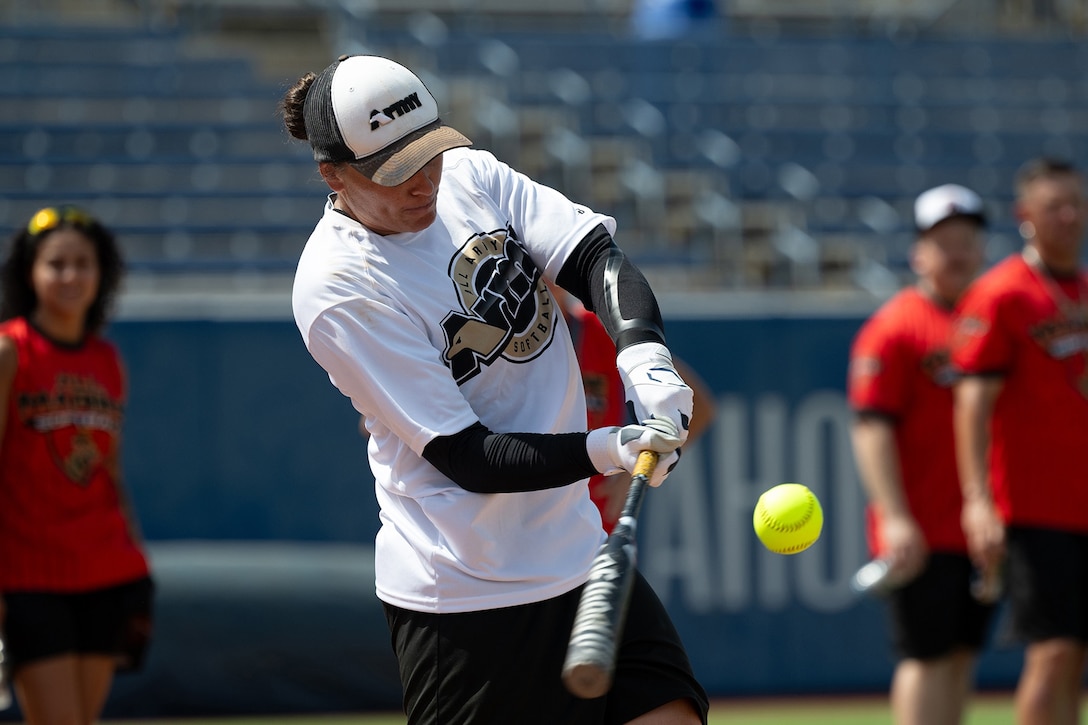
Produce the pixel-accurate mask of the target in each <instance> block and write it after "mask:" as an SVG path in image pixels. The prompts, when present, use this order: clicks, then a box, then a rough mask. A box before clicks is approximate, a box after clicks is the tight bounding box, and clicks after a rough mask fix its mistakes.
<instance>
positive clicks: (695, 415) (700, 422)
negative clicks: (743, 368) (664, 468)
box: [672, 357, 718, 443]
mask: <svg viewBox="0 0 1088 725" xmlns="http://www.w3.org/2000/svg"><path fill="white" fill-rule="evenodd" d="M672 364H673V365H674V366H675V367H676V372H678V373H680V377H681V379H683V381H684V382H685V383H687V384H688V387H689V388H691V391H692V393H694V397H695V404H694V407H693V408H692V411H691V423H689V424H688V443H691V442H692V441H693V440H695V439H696V438H698V437H699V436H701V435H702V434H703V432H704V431H706V429H707V427H709V426H710V424H711V423H713V422H714V418H716V417H717V415H718V406H717V404H716V403H715V401H714V393H713V392H712V391H711V390H710V386H709V385H707V382H706V381H705V380H703V378H702V377H700V375H699V373H697V372H695V370H694V369H693V368H692V367H691V366H690V365H688V364H687V363H685V362H684V361H683V360H681V359H680V358H677V357H674V358H673V360H672Z"/></svg>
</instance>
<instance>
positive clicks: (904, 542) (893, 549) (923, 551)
mask: <svg viewBox="0 0 1088 725" xmlns="http://www.w3.org/2000/svg"><path fill="white" fill-rule="evenodd" d="M881 534H882V542H881V543H882V545H883V553H882V558H884V559H886V560H887V562H888V566H889V570H888V577H889V578H890V579H891V580H894V581H895V582H896V583H897V584H899V585H902V584H906V583H907V582H909V581H911V580H912V579H914V578H915V577H916V576H918V575H919V574H921V573H922V569H924V568H925V565H926V558H927V557H928V555H929V547H928V546H926V539H925V536H923V535H922V530H921V529H920V528H919V527H918V523H917V522H916V521H915V520H914V519H913V518H912V517H911V516H909V515H903V516H886V517H884V520H883V522H882V526H881Z"/></svg>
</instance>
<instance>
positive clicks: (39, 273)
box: [30, 227, 101, 320]
mask: <svg viewBox="0 0 1088 725" xmlns="http://www.w3.org/2000/svg"><path fill="white" fill-rule="evenodd" d="M100 278H101V270H100V268H99V265H98V254H97V252H96V250H95V247H94V242H92V241H91V240H90V239H88V238H87V236H86V235H85V234H83V233H82V232H80V231H79V230H77V229H72V228H67V227H65V228H60V229H57V230H56V231H53V232H50V233H49V236H47V237H46V238H45V239H44V240H42V242H41V243H40V244H39V246H38V253H37V255H36V256H35V257H34V264H33V265H31V267H30V284H31V287H33V289H34V293H35V295H37V297H38V312H39V314H43V315H46V316H48V317H50V318H55V319H66V320H76V319H79V320H82V319H83V318H84V317H86V314H87V310H89V309H90V307H91V305H92V304H94V300H95V297H96V296H97V294H98V285H99V281H100Z"/></svg>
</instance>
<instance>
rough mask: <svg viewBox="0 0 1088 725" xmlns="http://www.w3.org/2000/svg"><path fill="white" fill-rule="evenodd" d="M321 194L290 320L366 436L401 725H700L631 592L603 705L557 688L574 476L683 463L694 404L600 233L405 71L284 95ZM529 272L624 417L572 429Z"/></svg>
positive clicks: (580, 527) (564, 381)
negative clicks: (653, 462)
mask: <svg viewBox="0 0 1088 725" xmlns="http://www.w3.org/2000/svg"><path fill="white" fill-rule="evenodd" d="M283 113H284V121H285V124H286V126H287V128H288V130H289V131H290V132H291V133H292V135H294V136H295V137H296V138H300V139H305V140H308V141H309V143H310V145H311V146H312V148H313V152H314V158H315V159H316V161H317V162H318V168H319V170H320V173H321V175H322V177H323V178H324V180H325V182H326V183H327V184H328V186H329V188H330V189H331V190H332V194H331V195H330V196H329V198H328V202H327V204H326V205H325V210H324V214H323V215H322V217H321V219H320V220H319V221H318V223H317V226H316V227H315V229H314V231H313V234H312V235H311V237H310V239H309V241H308V242H307V245H306V248H305V250H304V251H303V253H302V256H301V258H300V260H299V264H298V269H297V272H296V275H295V283H294V291H293V305H294V314H295V321H296V323H297V324H298V328H299V331H300V332H301V334H302V338H303V340H304V341H305V344H306V347H307V349H308V350H309V351H310V353H311V354H312V355H313V357H314V359H315V360H317V362H318V363H320V364H321V366H322V367H323V368H324V369H325V371H326V372H327V373H328V375H329V378H330V380H331V381H332V383H333V384H334V385H335V386H336V387H337V388H339V390H340V391H341V392H342V393H344V395H346V396H347V397H348V398H350V399H351V401H352V404H353V405H354V406H355V408H356V409H357V410H358V411H359V412H360V413H361V414H362V416H363V418H364V420H365V426H366V429H367V431H368V432H369V434H370V439H369V443H368V454H369V459H370V465H371V469H372V470H373V472H374V476H375V481H376V485H375V492H376V496H377V499H378V503H379V505H380V509H381V513H380V517H381V524H382V525H381V529H380V531H379V533H378V536H377V543H376V555H377V561H376V572H377V577H376V588H377V594H378V597H379V598H380V599H381V601H382V602H383V603H384V605H385V609H386V613H387V617H388V621H389V626H390V631H391V633H392V641H393V647H394V650H395V652H396V655H397V658H398V661H399V665H400V674H401V681H402V685H403V689H404V707H405V711H406V713H407V715H408V720H409V722H410V723H413V724H416V723H497V722H518V723H541V724H544V723H548V724H549V725H550V724H553V723H559V722H562V723H624V722H629V721H631V720H634V719H635V718H638V717H641V716H645V717H646V719H645V720H640V722H659V723H663V722H671V723H697V722H705V719H706V711H707V702H706V695H705V693H704V692H703V689H702V688H701V687H700V686H699V684H698V683H697V682H696V680H695V678H694V677H693V675H692V671H691V667H690V665H689V662H688V658H687V655H686V654H685V651H684V648H683V646H682V644H681V643H680V641H679V638H678V636H677V633H676V631H675V629H674V628H673V626H672V624H671V622H670V620H669V617H668V615H667V614H666V612H665V610H664V609H663V607H662V606H661V604H660V602H659V601H658V600H657V598H656V596H655V595H654V593H653V592H652V590H651V589H650V588H649V587H648V586H647V585H646V583H645V581H643V580H640V581H639V582H638V583H637V584H636V589H635V592H634V595H633V599H632V602H631V605H630V610H629V612H630V614H629V618H628V620H627V626H626V628H625V637H624V641H623V642H622V643H621V645H620V651H619V662H618V665H617V675H616V682H615V686H614V687H613V689H612V691H611V692H610V694H609V695H607V696H605V697H601V698H597V699H594V700H578V699H576V698H574V697H572V696H570V695H568V694H567V693H566V691H565V690H564V688H563V687H562V683H561V679H560V672H561V669H562V661H563V656H564V653H565V648H566V639H567V634H568V633H569V631H570V627H571V624H572V620H573V616H574V609H575V606H576V604H577V600H578V595H579V588H580V586H581V585H582V584H583V582H584V581H585V580H586V577H587V575H588V567H589V564H590V561H591V559H592V558H593V555H594V553H595V552H596V550H597V548H598V546H599V545H600V544H601V543H602V541H603V539H604V534H603V531H602V529H601V519H600V515H599V514H598V512H597V509H596V508H595V507H594V505H593V503H592V502H591V501H590V498H589V494H588V491H587V485H586V480H587V479H588V478H589V477H590V476H592V475H594V474H596V473H614V472H618V471H620V470H626V471H630V470H631V469H632V468H633V466H634V462H635V458H636V456H637V454H638V452H639V451H640V450H644V449H652V450H655V451H658V452H659V453H661V454H662V461H661V464H660V465H659V467H658V469H657V473H656V474H655V476H654V479H653V481H652V483H653V484H654V485H660V484H661V482H662V481H663V480H664V478H665V476H666V475H667V474H668V471H669V469H670V467H671V466H672V465H674V464H675V463H676V461H677V460H678V457H679V448H680V446H681V445H682V444H683V442H684V440H685V437H686V434H687V431H686V428H687V425H688V422H689V420H690V416H691V409H692V392H691V389H690V388H689V387H688V386H687V385H686V384H685V383H684V382H683V381H682V380H681V379H680V377H679V376H678V375H677V374H676V371H675V369H674V367H673V365H672V361H671V356H670V354H669V350H668V348H667V347H666V346H665V338H664V334H663V330H662V322H661V315H660V312H659V310H658V307H657V303H656V301H655V299H654V296H653V294H652V292H651V291H650V288H649V286H648V285H647V283H646V280H645V279H644V277H643V276H642V274H641V273H640V272H639V271H638V270H637V269H636V268H635V267H634V266H633V265H632V264H631V263H630V261H629V260H628V259H627V258H626V257H625V256H624V254H623V253H622V252H621V251H620V250H619V248H618V247H617V246H616V245H615V243H614V242H613V240H612V233H613V232H614V231H615V222H614V220H613V219H611V218H609V217H607V216H604V215H602V214H598V213H595V212H594V211H592V210H591V209H588V208H586V207H585V206H582V205H580V204H576V203H573V202H571V201H570V200H568V199H566V198H565V197H563V196H562V195H561V194H560V193H558V192H557V191H555V190H554V189H551V188H548V187H545V186H542V185H540V184H537V183H535V182H533V181H532V180H531V179H529V178H527V177H526V176H524V175H522V174H520V173H518V172H516V171H514V170H512V169H511V168H509V167H508V166H506V165H505V164H503V163H502V162H500V161H498V160H497V159H496V158H495V157H494V156H493V155H491V154H490V153H487V152H486V151H482V150H473V149H469V148H467V147H468V146H469V145H470V144H471V142H470V141H469V140H468V139H467V138H466V137H465V136H463V135H462V134H460V133H459V132H457V131H456V130H454V129H453V128H451V127H449V126H446V125H445V124H444V123H443V122H442V121H441V120H440V119H439V115H438V106H437V103H436V102H435V99H434V97H433V96H432V95H431V94H430V92H429V91H428V90H427V88H426V87H425V86H424V84H423V83H422V82H421V81H420V79H419V78H418V77H417V76H416V75H415V74H413V73H412V72H411V71H409V70H408V69H407V68H404V67H403V66H401V65H399V64H397V63H394V62H393V61H390V60H388V59H385V58H380V57H374V56H352V57H347V56H342V57H341V58H340V59H338V60H337V61H336V62H334V63H332V64H331V65H330V66H329V67H328V68H326V69H325V70H324V71H323V72H322V73H321V74H320V75H317V76H315V75H314V74H307V75H306V76H303V77H302V78H301V79H300V80H299V81H298V82H297V83H296V84H295V86H294V87H292V88H291V89H290V90H289V91H288V92H287V94H286V95H285V97H284V100H283ZM545 279H547V280H551V281H554V282H555V283H557V284H558V285H559V286H560V287H563V288H564V289H566V290H569V291H570V292H571V293H573V294H574V295H575V296H577V297H578V298H579V299H581V300H583V301H584V302H585V303H586V305H587V306H589V307H590V308H591V309H593V310H595V311H596V312H597V314H598V315H599V316H600V317H601V319H602V321H603V323H604V325H605V327H606V328H607V329H608V331H609V334H610V335H611V336H612V338H613V339H614V340H615V342H616V347H617V349H618V350H619V352H618V354H617V358H616V362H617V365H618V366H619V369H620V371H621V373H622V375H623V377H624V382H625V387H626V392H627V397H628V398H629V399H630V400H631V401H632V403H633V405H634V408H635V412H636V415H637V420H640V421H643V424H641V425H630V426H626V427H623V428H619V427H604V428H599V429H595V430H592V431H590V432H589V433H587V432H586V404H585V397H584V394H583V390H582V383H581V377H580V375H579V370H578V364H577V360H576V357H575V354H574V350H573V349H572V346H571V342H570V336H569V333H568V331H567V329H566V326H565V323H564V321H563V315H562V312H561V310H559V309H558V307H557V305H556V302H555V300H554V299H553V297H552V296H551V294H549V292H548V290H547V287H546V284H545Z"/></svg>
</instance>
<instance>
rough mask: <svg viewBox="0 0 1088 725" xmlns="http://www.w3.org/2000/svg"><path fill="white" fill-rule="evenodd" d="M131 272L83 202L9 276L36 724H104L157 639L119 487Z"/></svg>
mask: <svg viewBox="0 0 1088 725" xmlns="http://www.w3.org/2000/svg"><path fill="white" fill-rule="evenodd" d="M123 271H124V265H123V262H122V259H121V256H120V253H119V251H118V248H117V245H116V242H115V240H114V236H113V234H112V233H111V232H110V231H109V230H108V229H106V228H105V227H104V226H103V225H102V224H101V223H99V222H98V221H97V220H96V219H94V218H93V217H91V216H90V215H89V214H87V213H86V212H84V211H82V210H80V209H77V208H75V207H57V208H47V209H42V210H40V211H38V212H37V213H36V214H35V215H34V216H33V217H32V218H31V220H30V222H29V224H28V225H27V226H26V227H25V228H23V229H21V230H20V231H19V232H17V233H16V234H15V235H14V237H13V238H12V240H11V243H10V246H9V250H8V256H7V258H6V259H5V261H4V264H3V268H2V271H0V283H2V285H3V287H2V297H0V631H2V632H3V634H4V642H5V649H4V656H5V663H4V664H5V668H6V670H7V674H8V675H9V676H10V677H11V679H12V681H13V683H14V690H15V695H16V697H17V699H18V701H19V705H20V707H21V709H22V711H23V715H24V716H25V718H26V721H27V722H28V723H29V724H30V725H42V724H51V723H81V724H82V723H93V722H95V721H97V719H98V716H99V713H100V712H101V711H102V708H103V706H104V705H105V703H106V698H107V696H108V694H109V690H110V686H111V683H112V681H113V675H114V673H115V672H116V671H118V670H123V669H133V668H135V667H138V666H139V665H140V664H141V662H142V658H143V654H144V651H145V649H146V645H147V642H148V637H149V635H150V624H151V598H152V582H151V578H150V572H149V568H148V563H147V559H146V557H145V555H144V552H143V545H142V541H141V537H140V535H139V532H138V529H137V526H136V520H135V517H134V516H133V512H132V510H131V508H130V507H129V505H128V501H127V498H126V496H125V493H124V491H123V487H122V482H121V460H120V455H121V451H120V449H121V428H122V416H123V411H124V405H125V400H126V392H127V391H126V380H125V375H124V370H123V368H122V364H121V360H120V356H119V355H118V352H117V350H116V348H115V347H114V346H113V345H112V344H111V343H110V342H108V341H107V340H105V339H104V338H102V337H101V336H100V333H101V331H102V329H103V327H104V326H105V323H106V318H107V314H108V313H109V310H110V306H111V303H112V302H113V299H114V297H115V294H116V292H117V290H118V287H119V284H120V281H121V276H122V274H123Z"/></svg>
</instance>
